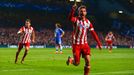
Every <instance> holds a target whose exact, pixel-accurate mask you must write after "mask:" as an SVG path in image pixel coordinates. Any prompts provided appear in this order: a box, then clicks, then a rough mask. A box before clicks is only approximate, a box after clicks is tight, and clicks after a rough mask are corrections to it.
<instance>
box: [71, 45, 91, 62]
mask: <svg viewBox="0 0 134 75" xmlns="http://www.w3.org/2000/svg"><path fill="white" fill-rule="evenodd" d="M72 48H73V56H74V61H75V62H76V63H79V62H80V56H81V54H82V57H84V56H85V55H90V47H89V46H88V44H83V45H77V44H73V46H72Z"/></svg>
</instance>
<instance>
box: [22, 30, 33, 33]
mask: <svg viewBox="0 0 134 75" xmlns="http://www.w3.org/2000/svg"><path fill="white" fill-rule="evenodd" d="M32 31H33V30H32V29H25V30H24V33H26V34H31V33H32Z"/></svg>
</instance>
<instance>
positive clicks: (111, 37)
mask: <svg viewBox="0 0 134 75" xmlns="http://www.w3.org/2000/svg"><path fill="white" fill-rule="evenodd" d="M105 41H106V45H107V49H108V47H109V52H110V53H111V52H112V47H113V41H116V39H115V37H114V35H113V33H112V32H111V31H110V32H109V33H108V34H107V35H106V38H105Z"/></svg>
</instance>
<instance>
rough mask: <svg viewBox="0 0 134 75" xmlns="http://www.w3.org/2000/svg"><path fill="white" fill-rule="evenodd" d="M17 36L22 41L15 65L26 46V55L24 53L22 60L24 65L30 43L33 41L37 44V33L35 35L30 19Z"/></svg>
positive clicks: (19, 44)
mask: <svg viewBox="0 0 134 75" xmlns="http://www.w3.org/2000/svg"><path fill="white" fill-rule="evenodd" d="M17 34H18V35H19V36H20V40H19V43H18V50H17V52H16V58H15V63H17V60H18V55H19V53H20V51H21V49H22V48H23V46H25V53H24V55H23V58H22V60H21V63H23V61H24V59H25V57H26V55H27V53H28V51H29V48H30V42H31V41H32V42H33V43H34V42H35V33H34V29H33V27H31V21H30V19H27V20H26V21H25V26H23V27H21V28H20V30H19V31H18V33H17ZM31 38H32V39H31Z"/></svg>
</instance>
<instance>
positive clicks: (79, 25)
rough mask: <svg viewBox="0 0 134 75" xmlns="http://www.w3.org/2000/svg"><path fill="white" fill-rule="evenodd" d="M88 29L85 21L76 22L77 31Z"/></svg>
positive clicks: (88, 25)
mask: <svg viewBox="0 0 134 75" xmlns="http://www.w3.org/2000/svg"><path fill="white" fill-rule="evenodd" d="M89 27H90V24H89V23H87V22H86V21H81V20H80V21H77V22H76V28H77V29H88V28H89Z"/></svg>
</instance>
